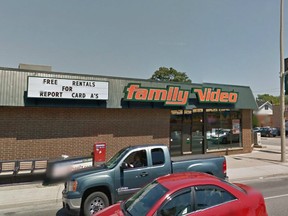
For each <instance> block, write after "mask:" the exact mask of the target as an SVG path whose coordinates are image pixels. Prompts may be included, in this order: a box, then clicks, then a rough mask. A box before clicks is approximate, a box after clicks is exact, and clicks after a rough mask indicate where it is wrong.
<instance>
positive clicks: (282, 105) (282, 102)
mask: <svg viewBox="0 0 288 216" xmlns="http://www.w3.org/2000/svg"><path fill="white" fill-rule="evenodd" d="M283 17H284V0H280V112H281V115H280V118H281V121H280V122H281V125H280V130H281V162H285V161H286V143H285V141H286V138H285V136H286V134H285V133H286V131H285V115H284V112H285V93H284V86H285V84H284V82H285V73H284V49H283V35H284V34H283V31H284V30H283V22H284V19H283Z"/></svg>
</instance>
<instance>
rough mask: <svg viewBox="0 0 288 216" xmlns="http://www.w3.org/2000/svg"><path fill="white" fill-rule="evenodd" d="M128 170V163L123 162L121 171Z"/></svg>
mask: <svg viewBox="0 0 288 216" xmlns="http://www.w3.org/2000/svg"><path fill="white" fill-rule="evenodd" d="M127 168H129V165H128V163H126V162H123V163H122V164H121V170H124V169H127Z"/></svg>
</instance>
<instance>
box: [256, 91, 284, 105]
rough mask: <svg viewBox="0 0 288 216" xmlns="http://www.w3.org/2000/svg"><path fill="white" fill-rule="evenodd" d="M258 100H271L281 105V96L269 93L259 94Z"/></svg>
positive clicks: (274, 103)
mask: <svg viewBox="0 0 288 216" xmlns="http://www.w3.org/2000/svg"><path fill="white" fill-rule="evenodd" d="M256 100H257V101H263V102H266V101H269V102H270V103H271V104H273V105H279V104H280V97H279V96H273V95H269V94H262V95H257V98H256Z"/></svg>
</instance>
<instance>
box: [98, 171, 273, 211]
mask: <svg viewBox="0 0 288 216" xmlns="http://www.w3.org/2000/svg"><path fill="white" fill-rule="evenodd" d="M96 215H98V216H107V215H115V216H124V215H132V216H139V215H146V216H174V215H175V216H176V215H177V216H178V215H191V216H205V215H206V216H207V215H222V216H231V215H233V216H248V215H249V216H254V215H255V216H256V215H257V216H267V215H268V214H267V212H266V206H265V202H264V198H263V196H262V194H261V193H260V192H258V191H256V190H255V189H253V188H251V187H249V186H246V185H243V184H231V183H228V182H226V181H224V180H221V179H218V178H216V177H214V176H211V175H208V174H205V173H197V172H189V173H176V174H170V175H166V176H162V177H159V178H158V179H156V180H155V181H153V182H152V183H150V184H148V185H147V186H146V187H144V188H143V189H141V190H140V191H138V192H137V193H136V194H134V195H133V196H132V197H131V198H130V199H128V200H127V201H123V202H120V203H117V204H115V205H112V206H110V207H108V208H106V209H104V210H102V211H100V212H97V213H96V214H94V216H96Z"/></svg>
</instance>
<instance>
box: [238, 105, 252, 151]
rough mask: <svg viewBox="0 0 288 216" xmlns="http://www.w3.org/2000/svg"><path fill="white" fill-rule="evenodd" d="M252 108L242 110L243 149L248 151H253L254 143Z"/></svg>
mask: <svg viewBox="0 0 288 216" xmlns="http://www.w3.org/2000/svg"><path fill="white" fill-rule="evenodd" d="M251 127H252V110H242V143H243V151H242V152H241V153H247V152H251V151H252V147H251V144H252V143H254V141H253V136H252V131H251Z"/></svg>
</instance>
